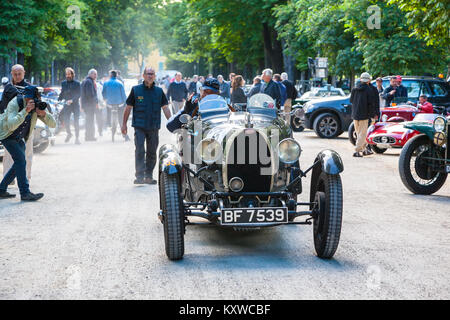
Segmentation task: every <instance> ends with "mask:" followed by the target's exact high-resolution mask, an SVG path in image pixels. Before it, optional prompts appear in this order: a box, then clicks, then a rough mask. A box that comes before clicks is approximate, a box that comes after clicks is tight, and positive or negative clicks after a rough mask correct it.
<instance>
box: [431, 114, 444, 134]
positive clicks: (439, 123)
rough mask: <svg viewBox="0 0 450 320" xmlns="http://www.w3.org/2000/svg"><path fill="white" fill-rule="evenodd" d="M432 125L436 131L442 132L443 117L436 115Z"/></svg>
mask: <svg viewBox="0 0 450 320" xmlns="http://www.w3.org/2000/svg"><path fill="white" fill-rule="evenodd" d="M433 127H434V130H436V131H437V132H443V131H444V130H445V119H444V118H443V117H437V118H436V119H434V122H433Z"/></svg>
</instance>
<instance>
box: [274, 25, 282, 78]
mask: <svg viewBox="0 0 450 320" xmlns="http://www.w3.org/2000/svg"><path fill="white" fill-rule="evenodd" d="M271 31H272V32H271V35H272V44H273V48H272V68H273V69H274V72H275V73H281V72H283V71H284V70H283V47H282V45H281V41H280V40H278V33H277V31H276V30H275V29H272V30H271Z"/></svg>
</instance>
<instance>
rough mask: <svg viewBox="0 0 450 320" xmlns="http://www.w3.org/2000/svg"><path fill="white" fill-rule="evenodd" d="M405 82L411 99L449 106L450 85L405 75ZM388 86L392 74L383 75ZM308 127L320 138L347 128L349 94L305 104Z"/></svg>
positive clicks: (306, 125)
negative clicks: (388, 75) (423, 97)
mask: <svg viewBox="0 0 450 320" xmlns="http://www.w3.org/2000/svg"><path fill="white" fill-rule="evenodd" d="M402 85H403V86H405V87H406V88H407V90H408V100H409V101H411V102H417V101H418V99H419V96H420V95H421V94H427V95H428V97H429V98H428V101H429V102H431V103H432V104H433V105H435V106H441V107H444V108H447V109H449V108H450V86H449V84H448V83H447V82H445V81H443V80H441V79H439V78H433V77H419V76H404V77H403V81H402ZM388 86H389V77H384V78H383V87H384V88H387V87H388ZM303 111H304V112H305V113H304V117H303V118H302V119H301V122H302V124H303V125H304V127H305V128H308V129H313V130H314V131H315V132H316V134H317V135H318V136H319V137H321V138H327V139H332V138H335V137H337V136H339V135H340V134H342V133H343V132H344V131H347V130H348V128H349V126H350V124H351V123H352V119H351V114H352V106H351V104H350V96H349V95H348V96H346V97H330V98H324V99H318V100H312V101H309V102H307V103H305V104H304V105H303Z"/></svg>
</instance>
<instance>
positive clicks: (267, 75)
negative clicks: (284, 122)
mask: <svg viewBox="0 0 450 320" xmlns="http://www.w3.org/2000/svg"><path fill="white" fill-rule="evenodd" d="M272 77H273V71H272V69H264V70H263V72H262V75H261V79H262V81H263V84H262V85H261V91H260V93H265V94H267V95H269V96H271V97H272V99H274V100H275V103H276V105H277V108H278V109H280V105H281V92H280V87H279V86H278V85H277V84H276V83H275V81H273V80H272Z"/></svg>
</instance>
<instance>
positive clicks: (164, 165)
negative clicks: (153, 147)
mask: <svg viewBox="0 0 450 320" xmlns="http://www.w3.org/2000/svg"><path fill="white" fill-rule="evenodd" d="M182 167H183V163H182V160H181V157H180V155H179V154H178V151H177V148H176V147H175V146H173V145H170V144H165V145H163V146H162V147H161V148H160V149H159V172H160V173H161V172H165V173H167V174H170V175H172V174H177V173H179V172H181V169H182Z"/></svg>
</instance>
